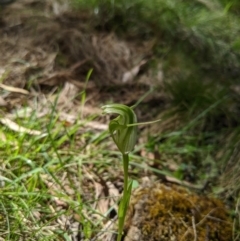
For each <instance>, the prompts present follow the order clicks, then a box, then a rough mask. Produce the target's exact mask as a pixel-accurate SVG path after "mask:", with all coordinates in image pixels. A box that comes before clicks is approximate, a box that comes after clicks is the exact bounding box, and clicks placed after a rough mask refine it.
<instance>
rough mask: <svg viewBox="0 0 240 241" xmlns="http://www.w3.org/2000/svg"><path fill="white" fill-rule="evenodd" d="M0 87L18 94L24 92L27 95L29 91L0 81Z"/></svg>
mask: <svg viewBox="0 0 240 241" xmlns="http://www.w3.org/2000/svg"><path fill="white" fill-rule="evenodd" d="M0 88H2V89H4V90H7V91H9V92H15V93H20V94H24V95H29V91H27V90H24V89H21V88H17V87H13V86H9V85H5V84H1V83H0Z"/></svg>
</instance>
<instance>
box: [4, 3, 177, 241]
mask: <svg viewBox="0 0 240 241" xmlns="http://www.w3.org/2000/svg"><path fill="white" fill-rule="evenodd" d="M0 18H1V23H2V24H1V28H0V35H1V36H2V37H1V39H0V49H1V51H2V53H4V54H3V55H2V56H1V57H0V65H1V80H2V81H1V84H0V87H1V91H0V104H1V106H3V107H5V106H8V108H7V109H6V110H5V111H4V112H3V113H1V123H2V124H3V125H6V126H7V127H8V128H10V129H12V130H14V131H16V132H25V133H27V134H30V135H41V134H42V130H41V131H39V130H32V129H29V128H27V127H23V126H19V125H18V124H17V123H16V122H14V120H16V119H17V118H19V115H18V114H17V112H18V111H21V110H23V109H24V108H25V105H27V106H28V108H29V109H28V111H27V112H25V117H27V116H29V117H31V115H32V114H33V113H35V114H36V116H37V117H38V118H44V117H45V116H49V115H50V114H51V112H52V108H53V105H56V113H57V114H58V121H60V122H62V123H64V125H66V126H72V125H73V124H76V123H79V124H80V126H81V122H82V123H83V126H84V128H89V130H91V131H94V132H95V133H98V132H100V131H103V130H107V125H106V124H104V123H103V122H102V119H103V118H95V120H90V121H86V123H84V120H85V119H87V118H89V117H90V116H93V115H94V116H99V115H100V114H101V109H100V108H99V106H100V105H101V104H102V103H105V102H108V101H111V102H120V103H123V104H127V105H132V104H134V103H136V102H137V101H138V100H139V99H140V98H141V96H143V94H144V93H145V92H146V91H148V90H149V88H150V87H154V86H155V85H156V83H157V85H158V86H159V85H161V84H162V82H163V78H164V73H163V71H162V68H161V66H159V71H158V73H157V74H154V73H153V72H151V71H150V70H148V68H147V64H148V62H149V61H150V60H151V55H152V53H151V52H152V49H153V46H154V41H147V42H145V43H139V42H136V41H135V42H134V41H132V42H131V41H127V40H124V39H120V38H119V37H117V36H116V35H115V34H114V33H108V32H103V31H102V32H101V31H97V30H96V29H94V28H93V27H92V26H91V24H89V22H90V20H91V16H90V15H88V13H83V12H78V11H73V10H71V9H70V7H69V5H68V4H67V3H66V1H65V3H64V4H63V3H61V1H60V3H59V2H58V1H51V2H50V1H43V0H42V1H39V0H23V1H18V2H16V3H14V4H12V5H11V6H9V7H7V8H5V9H4V10H3V12H2V15H1V17H0ZM90 69H93V73H92V74H91V76H90V79H89V82H88V83H87V84H86V76H87V74H88V72H89V70H90ZM142 72H143V74H142ZM133 90H134V91H133ZM83 92H86V93H87V94H86V99H85V100H84V104H83V105H82V100H81V97H82V93H83ZM165 100H166V95H165V94H164V93H162V92H161V90H159V92H158V93H154V94H150V95H149V96H148V97H147V98H146V100H144V101H145V102H147V103H150V104H151V103H153V104H155V105H157V109H159V106H160V105H161V104H162V103H164V102H165ZM152 109H154V108H152ZM153 112H154V111H153ZM148 114H149V113H148ZM138 116H140V118H141V119H143V120H144V119H149V115H146V114H144V112H143V111H139V110H138ZM151 117H152V116H150V119H151ZM176 121H178V118H176ZM169 122H170V123H169V124H168V123H167V124H166V125H163V126H164V127H161V128H166V126H167V127H168V126H169V125H170V127H169V128H170V129H171V128H172V127H171V125H174V124H173V122H172V121H169ZM152 128H154V126H153V127H152ZM155 128H157V130H154V133H155V132H159V131H160V130H159V129H158V128H159V126H158V127H155ZM82 131H85V130H82ZM80 133H82V132H81V130H80ZM0 137H1V139H2V140H5V139H6V137H5V135H4V133H1V135H0ZM80 138H81V137H80ZM82 142H83V143H82ZM82 142H81V144H79V145H80V146H84V145H85V146H87V148H86V150H83V156H84V152H85V154H87V152H91V150H90V149H91V148H93V149H96V147H95V146H91V145H90V144H88V143H85V140H83V141H82ZM68 148H69V143H68V144H66V143H64V144H63V146H62V150H61V151H62V152H63V153H64V150H68ZM110 148H111V149H113V148H112V146H110ZM66 153H68V152H66ZM86 156H88V154H87V155H86ZM143 157H144V156H143ZM94 158H95V159H98V158H99V159H103V156H102V154H98V155H97V153H96V155H95V157H94ZM117 161H118V158H117V156H114V154H113V158H112V160H111V162H112V163H111V166H108V167H106V166H104V165H103V166H100V167H99V166H96V165H95V164H94V163H91V162H86V163H80V162H79V160H74V161H73V162H72V163H69V165H66V167H65V169H64V170H59V171H58V172H57V174H56V175H57V177H58V178H59V180H58V182H56V180H54V179H53V177H52V176H51V175H50V174H49V173H41V174H40V176H39V178H40V179H41V180H42V182H43V184H44V185H45V186H46V187H47V189H48V193H46V195H47V196H48V197H50V198H47V199H46V209H47V210H48V212H43V211H42V210H41V208H38V209H36V210H34V212H33V214H34V217H35V218H36V219H38V220H41V224H42V227H41V228H39V227H37V225H36V226H34V224H32V223H31V222H30V220H27V219H26V218H25V217H24V214H23V213H20V214H19V215H20V216H22V222H23V223H24V224H25V225H29V227H31V228H32V230H38V231H39V230H40V231H39V233H38V231H36V237H38V238H41V237H43V235H53V233H54V232H55V231H56V230H64V231H66V234H67V235H69V236H68V238H69V239H70V240H74V241H75V240H80V241H83V240H92V241H93V240H99V241H100V240H106V241H113V240H115V239H116V237H115V234H114V232H115V231H116V213H117V204H118V197H119V195H120V193H121V191H122V190H121V187H122V181H123V180H122V179H121V178H120V177H121V176H122V171H121V170H119V165H118V164H117V163H116V162H117ZM131 168H132V170H131V171H132V172H133V173H134V167H131ZM80 169H81V171H79V170H80ZM56 170H57V169H56ZM80 172H81V173H80ZM148 174H149V173H148V172H145V173H144V175H148ZM144 175H143V176H144ZM139 176H141V174H140V173H139ZM3 177H4V176H3ZM26 179H27V177H26ZM171 180H173V179H171ZM80 196H81V199H83V201H84V202H86V203H89V202H90V205H89V206H88V208H86V207H78V205H79V203H78V201H77V200H79V198H80ZM70 204H71V205H70ZM72 205H74V206H75V207H76V209H72ZM89 207H90V208H89ZM61 211H62V213H61ZM59 213H61V214H59ZM56 214H57V215H59V216H58V218H54V216H55V215H56ZM44 220H47V222H45V221H44ZM86 222H87V223H89V225H91V226H93V227H95V228H96V230H97V231H94V233H91V234H88V233H89V232H90V231H87V230H83V228H84V226H85V227H86V226H87V225H86ZM96 224H97V225H96ZM128 228H129V227H128ZM129 229H131V228H129ZM91 232H92V231H91ZM128 235H130V234H128ZM87 236H89V237H88V238H89V239H87ZM128 238H129V239H131V238H132V239H134V238H133V237H129V236H128ZM20 240H21V239H20ZM57 240H59V239H57Z"/></svg>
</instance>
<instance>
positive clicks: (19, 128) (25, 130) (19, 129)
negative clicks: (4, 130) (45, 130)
mask: <svg viewBox="0 0 240 241" xmlns="http://www.w3.org/2000/svg"><path fill="white" fill-rule="evenodd" d="M0 122H1V123H2V124H3V125H5V126H7V127H8V128H9V129H11V130H13V131H16V132H19V133H27V134H29V135H34V136H38V135H41V134H42V133H41V131H37V130H31V129H28V128H25V127H23V126H19V125H18V124H17V123H15V122H13V121H12V120H10V119H8V118H0Z"/></svg>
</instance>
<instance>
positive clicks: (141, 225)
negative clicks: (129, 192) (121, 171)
mask: <svg viewBox="0 0 240 241" xmlns="http://www.w3.org/2000/svg"><path fill="white" fill-rule="evenodd" d="M132 225H134V226H135V227H137V228H138V229H139V230H140V231H141V237H139V241H149V240H160V239H161V241H164V240H166V241H167V240H186V241H192V240H194V239H195V238H196V239H195V240H197V241H205V240H210V241H215V240H216V241H217V240H218V241H230V240H232V222H231V220H230V219H229V217H228V211H227V209H226V208H225V206H224V204H223V203H222V202H221V201H220V200H217V199H214V198H208V197H205V196H198V195H196V194H193V193H191V192H189V191H187V190H186V189H184V188H181V187H178V186H171V187H168V186H165V185H163V184H159V183H157V184H153V185H151V186H146V187H142V188H140V189H138V190H137V191H135V193H134V194H133V196H132V200H131V204H130V209H129V212H128V216H127V222H126V226H125V231H126V233H128V231H129V230H130V229H131V226H132ZM126 240H131V239H129V237H128V238H127V239H126ZM132 240H134V239H132Z"/></svg>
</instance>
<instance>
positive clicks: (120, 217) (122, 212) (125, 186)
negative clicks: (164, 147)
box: [117, 154, 129, 241]
mask: <svg viewBox="0 0 240 241" xmlns="http://www.w3.org/2000/svg"><path fill="white" fill-rule="evenodd" d="M122 157H123V172H124V184H123V196H122V199H121V202H120V206H121V208H120V210H119V214H118V222H119V229H118V237H117V241H121V238H122V235H123V226H124V220H125V216H126V215H125V214H126V210H127V208H128V203H129V198H128V164H129V156H128V154H122Z"/></svg>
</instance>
